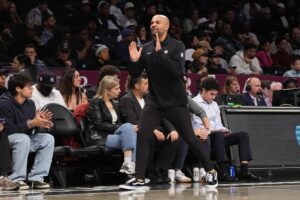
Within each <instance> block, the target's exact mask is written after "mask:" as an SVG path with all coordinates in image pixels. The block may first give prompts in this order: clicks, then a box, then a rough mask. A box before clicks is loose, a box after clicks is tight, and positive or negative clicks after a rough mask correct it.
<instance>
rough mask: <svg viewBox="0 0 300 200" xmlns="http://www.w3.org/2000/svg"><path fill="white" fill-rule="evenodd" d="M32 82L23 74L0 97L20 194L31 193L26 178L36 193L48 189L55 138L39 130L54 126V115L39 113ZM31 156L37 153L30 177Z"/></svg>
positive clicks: (2, 115)
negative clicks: (7, 93) (33, 96)
mask: <svg viewBox="0 0 300 200" xmlns="http://www.w3.org/2000/svg"><path fill="white" fill-rule="evenodd" d="M31 83H32V81H31V79H30V78H28V76H25V75H22V74H15V75H13V76H12V77H11V78H10V80H9V82H8V91H9V93H10V94H9V95H7V96H6V95H5V96H1V97H0V118H4V119H5V132H6V134H7V135H8V140H9V145H10V147H11V149H12V174H11V175H10V178H11V179H12V180H13V181H14V182H16V183H17V184H18V186H19V189H20V190H27V189H29V185H27V183H26V182H25V181H26V177H27V179H28V181H29V182H30V183H31V185H32V188H33V189H48V188H50V185H49V184H48V183H45V182H44V177H45V176H48V173H49V169H50V166H51V161H52V156H53V150H54V138H53V136H52V135H49V134H46V133H40V132H39V130H38V128H50V127H51V126H52V122H51V118H52V114H51V113H50V112H48V111H43V112H42V111H41V112H40V111H36V109H35V105H34V102H33V101H32V100H30V99H29V98H31V96H32V87H31ZM29 152H36V156H35V160H34V164H33V167H32V169H31V171H30V172H29V174H28V176H27V175H26V174H27V159H28V155H29Z"/></svg>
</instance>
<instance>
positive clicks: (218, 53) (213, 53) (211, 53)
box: [208, 50, 222, 58]
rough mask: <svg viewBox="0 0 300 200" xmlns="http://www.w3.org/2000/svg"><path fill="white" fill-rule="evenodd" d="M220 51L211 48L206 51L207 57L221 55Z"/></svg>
mask: <svg viewBox="0 0 300 200" xmlns="http://www.w3.org/2000/svg"><path fill="white" fill-rule="evenodd" d="M221 55H222V53H220V52H218V51H216V50H212V51H209V52H208V57H210V58H212V57H216V56H221Z"/></svg>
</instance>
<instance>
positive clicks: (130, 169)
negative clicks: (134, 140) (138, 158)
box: [119, 162, 135, 174]
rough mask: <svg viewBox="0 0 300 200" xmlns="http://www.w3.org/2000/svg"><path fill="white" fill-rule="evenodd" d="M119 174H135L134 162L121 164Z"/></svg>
mask: <svg viewBox="0 0 300 200" xmlns="http://www.w3.org/2000/svg"><path fill="white" fill-rule="evenodd" d="M119 172H120V173H124V174H135V162H123V164H122V167H121V169H120V171H119Z"/></svg>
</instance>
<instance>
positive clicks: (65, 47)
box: [57, 42, 71, 52]
mask: <svg viewBox="0 0 300 200" xmlns="http://www.w3.org/2000/svg"><path fill="white" fill-rule="evenodd" d="M57 50H58V51H61V52H68V51H71V48H70V45H69V44H68V43H67V42H65V43H62V44H60V45H58V48H57Z"/></svg>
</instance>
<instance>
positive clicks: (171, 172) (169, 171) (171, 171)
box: [168, 169, 175, 183]
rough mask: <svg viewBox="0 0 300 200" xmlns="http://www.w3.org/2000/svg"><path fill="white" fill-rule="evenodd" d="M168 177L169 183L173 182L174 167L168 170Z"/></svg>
mask: <svg viewBox="0 0 300 200" xmlns="http://www.w3.org/2000/svg"><path fill="white" fill-rule="evenodd" d="M168 178H169V179H170V183H174V182H175V170H174V169H169V170H168Z"/></svg>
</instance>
